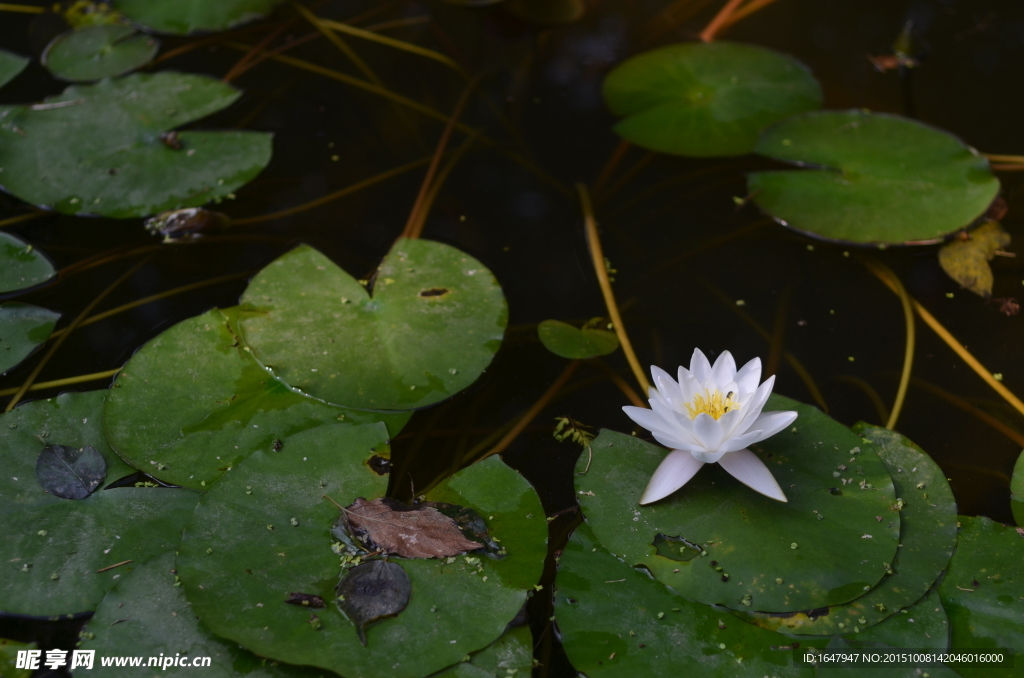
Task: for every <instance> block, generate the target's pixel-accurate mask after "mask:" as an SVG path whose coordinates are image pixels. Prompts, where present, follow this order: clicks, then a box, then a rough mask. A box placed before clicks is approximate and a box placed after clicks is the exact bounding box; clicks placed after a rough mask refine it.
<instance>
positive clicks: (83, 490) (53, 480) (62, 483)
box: [36, 445, 107, 499]
mask: <svg viewBox="0 0 1024 678" xmlns="http://www.w3.org/2000/svg"><path fill="white" fill-rule="evenodd" d="M106 477H107V462H106V461H105V460H104V459H103V455H102V454H100V453H99V452H97V451H96V448H95V447H93V446H91V445H86V446H85V447H78V448H75V447H68V446H67V445H47V446H46V447H44V448H43V451H42V452H40V453H39V458H38V459H36V480H38V481H39V485H40V486H41V487H42V488H43V489H44V490H46V491H47V492H49V493H50V494H52V495H54V496H55V497H61V498H62V499H85V498H86V497H88V496H89V495H90V494H92V493H93V492H95V491H96V488H97V487H99V486H100V483H101V482H103V479H104V478H106Z"/></svg>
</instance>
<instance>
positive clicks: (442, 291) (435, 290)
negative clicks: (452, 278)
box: [420, 287, 451, 297]
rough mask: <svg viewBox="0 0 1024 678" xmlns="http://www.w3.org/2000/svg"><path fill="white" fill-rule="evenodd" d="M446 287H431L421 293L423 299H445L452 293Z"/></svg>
mask: <svg viewBox="0 0 1024 678" xmlns="http://www.w3.org/2000/svg"><path fill="white" fill-rule="evenodd" d="M450 291H451V290H449V289H448V288H446V287H431V288H430V289H428V290H422V291H421V292H420V296H421V297H443V296H444V295H446V294H448V292H450Z"/></svg>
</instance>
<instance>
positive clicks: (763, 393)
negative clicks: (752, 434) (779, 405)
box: [733, 374, 775, 434]
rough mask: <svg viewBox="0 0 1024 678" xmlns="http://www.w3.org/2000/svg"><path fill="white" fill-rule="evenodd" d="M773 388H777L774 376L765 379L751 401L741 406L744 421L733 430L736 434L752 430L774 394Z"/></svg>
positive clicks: (751, 397)
mask: <svg viewBox="0 0 1024 678" xmlns="http://www.w3.org/2000/svg"><path fill="white" fill-rule="evenodd" d="M773 386H775V375H774V374H773V375H772V376H770V377H768V378H767V379H765V380H764V383H763V384H761V385H760V386H758V387H757V390H756V391H754V395H752V396H750V399H749V400H747V402H745V403H741V404H740V411H741V412H743V419H742V420H741V421H740V423H738V424H736V428H735V429H733V431H734V432H735V433H736V434H740V433H743V432H744V431H746V430H748V429H750V428H752V426H753V424H754V422H755V421H756V420H757V417H758V415H760V414H761V410H762V408H764V404H765V402H767V400H768V396H770V395H771V394H772V387H773Z"/></svg>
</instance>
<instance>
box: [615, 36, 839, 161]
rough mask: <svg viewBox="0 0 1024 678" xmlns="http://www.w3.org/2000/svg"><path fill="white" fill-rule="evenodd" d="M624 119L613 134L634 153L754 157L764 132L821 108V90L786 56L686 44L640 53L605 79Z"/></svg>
mask: <svg viewBox="0 0 1024 678" xmlns="http://www.w3.org/2000/svg"><path fill="white" fill-rule="evenodd" d="M604 99H605V102H606V103H607V104H608V108H610V109H611V112H612V113H614V114H615V115H618V116H623V117H624V119H623V120H621V121H620V122H619V123H618V124H617V125H615V131H616V132H617V133H618V134H619V135H620V136H621V137H622V138H624V139H625V140H626V141H629V142H632V143H634V144H636V145H638V146H642V147H644V148H647V149H650V150H652V151H660V152H662V153H673V154H676V155H685V156H696V157H713V156H728V155H744V154H746V153H750V152H751V151H753V150H754V147H755V145H756V144H757V139H758V134H760V132H761V130H763V129H764V128H765V127H767V126H769V125H771V124H772V123H775V122H778V121H779V120H782V119H784V118H786V117H789V116H791V115H793V114H795V113H803V112H804V111H810V110H814V109H816V108H820V107H821V101H822V93H821V85H819V84H818V81H817V80H815V78H814V76H813V75H811V72H810V70H809V69H808V68H807V67H806V66H804V65H803V64H802V63H800V62H799V61H797V60H796V59H794V58H793V57H791V56H788V55H785V54H781V53H779V52H775V51H773V50H770V49H765V48H763V47H757V46H755V45H745V44H740V43H732V42H720V41H716V42H713V43H702V42H688V43H682V44H678V45H670V46H668V47H661V48H659V49H655V50H651V51H649V52H644V53H643V54H640V55H637V56H634V57H632V58H631V59H628V60H626V61H625V62H623V63H622V64H620V65H619V66H617V67H616V68H615V69H614V70H613V71H612V72H611V73H609V74H608V77H606V78H605V80H604Z"/></svg>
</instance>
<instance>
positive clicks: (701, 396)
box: [622, 349, 797, 504]
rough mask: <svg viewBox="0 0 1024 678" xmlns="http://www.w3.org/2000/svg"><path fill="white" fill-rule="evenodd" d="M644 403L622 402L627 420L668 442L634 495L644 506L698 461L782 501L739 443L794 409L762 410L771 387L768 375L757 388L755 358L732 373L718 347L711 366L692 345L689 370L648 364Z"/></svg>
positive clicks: (772, 428) (779, 425)
mask: <svg viewBox="0 0 1024 678" xmlns="http://www.w3.org/2000/svg"><path fill="white" fill-rule="evenodd" d="M651 376H653V377H654V384H655V385H654V386H652V387H651V390H650V392H649V393H648V395H649V396H650V400H649V401H648V402H650V404H651V409H649V410H648V409H645V408H643V407H623V408H622V409H623V411H624V412H625V413H626V415H627V416H629V418H630V419H632V420H633V421H635V422H636V423H638V424H640V425H641V426H643V427H644V428H645V429H647V430H648V431H650V432H651V433H652V434H654V438H655V440H657V441H658V442H659V443H661V444H662V445H665V446H667V447H669V448H671V450H672V451H671V452H669V454H668V456H667V457H665V459H664V460H662V462H661V464H660V465H659V466H658V470H656V471H655V472H654V475H653V476H651V480H650V482H648V483H647V489H646V490H644V494H643V496H642V497H641V498H640V503H641V504H650V503H652V502H655V501H658V500H659V499H662V498H664V497H667V496H668V495H670V494H672V493H673V492H675V491H676V490H678V489H679V488H680V487H682V486H683V485H685V484H686V483H687V482H688V481H689V480H690V478H692V477H693V476H694V475H695V474H696V473H697V471H699V470H700V467H701V466H703V465H704V464H714V463H715V462H718V463H719V464H721V465H722V468H724V469H725V470H726V471H728V472H729V474H730V475H732V476H733V477H734V478H736V480H738V481H740V482H741V483H743V484H744V485H746V486H747V487H750V488H751V489H753V490H756V491H758V492H760V493H761V494H763V495H765V496H766V497H771V498H772V499H776V500H778V501H788V500H787V499H786V495H785V494H783V492H782V488H781V487H779V484H778V483H777V482H776V481H775V477H774V476H772V472H771V471H769V470H768V467H767V466H765V465H764V462H762V461H761V460H760V459H758V457H757V455H755V454H754V453H753V452H751V451H750V450H748V449H746V448H747V446H748V445H753V444H754V443H756V442H759V441H761V440H764V439H765V438H768V437H770V436H773V435H775V434H776V433H778V432H779V431H781V430H782V429H784V428H786V427H787V426H789V425H790V424H792V423H793V421H794V420H795V419H796V415H797V413H796V412H762V411H761V408H763V407H764V404H765V401H767V400H768V396H769V395H770V394H771V392H772V386H774V385H775V377H774V376H771V377H768V379H766V380H765V382H764V383H763V384H761V385H760V386H758V385H757V382H758V381H759V380H760V379H761V360H760V358H754V359H753V360H751V361H750V362H748V363H747V364H746V365H744V366H743V367H742V369H740V370H739V371H737V370H736V361H735V360H733V357H732V354H730V353H729V352H728V351H724V352H723V353H722V354H721V355H720V356H718V359H717V360H716V361H715V364H714V365H711V363H710V362H708V359H707V357H705V355H704V354H703V353H702V352H701V351H700V349H694V351H693V358H691V359H690V369H689V370H687V369H686V368H685V367H680V368H679V381H678V382H676V381H675V380H674V379H673V378H672V377H670V376H669V375H668V373H667V372H665V370H663V369H661V368H659V367H654V366H652V367H651Z"/></svg>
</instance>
